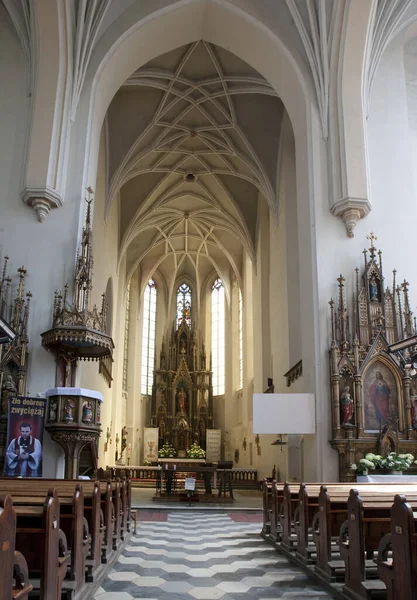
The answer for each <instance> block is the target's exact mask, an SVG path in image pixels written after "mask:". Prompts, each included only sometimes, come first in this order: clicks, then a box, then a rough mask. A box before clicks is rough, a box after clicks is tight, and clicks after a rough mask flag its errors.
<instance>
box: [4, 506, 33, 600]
mask: <svg viewBox="0 0 417 600" xmlns="http://www.w3.org/2000/svg"><path fill="white" fill-rule="evenodd" d="M0 508H1V510H0V513H1V514H0V581H1V585H0V600H11V599H12V598H13V600H27V598H28V594H29V592H31V591H32V589H33V586H32V584H31V583H30V582H29V575H28V566H27V563H26V560H25V558H24V556H23V555H22V554H21V552H18V551H17V550H15V542H16V513H15V511H14V510H13V501H12V499H11V497H10V496H6V497H5V498H3V499H2V500H1V501H0Z"/></svg>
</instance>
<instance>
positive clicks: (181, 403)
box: [178, 387, 187, 413]
mask: <svg viewBox="0 0 417 600" xmlns="http://www.w3.org/2000/svg"><path fill="white" fill-rule="evenodd" d="M186 399H187V394H186V393H185V392H184V388H183V387H182V388H181V389H180V391H179V392H178V407H179V410H180V412H183V413H185V412H186V410H185V409H186Z"/></svg>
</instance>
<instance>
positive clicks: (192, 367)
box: [151, 311, 213, 457]
mask: <svg viewBox="0 0 417 600" xmlns="http://www.w3.org/2000/svg"><path fill="white" fill-rule="evenodd" d="M210 362H211V361H210ZM151 426H153V427H158V428H159V447H161V446H162V445H163V444H164V443H166V442H169V443H171V444H172V445H173V446H174V448H175V449H176V450H177V451H178V456H180V457H181V456H182V457H185V453H186V450H187V449H188V448H190V446H191V445H192V443H193V442H195V441H196V442H197V443H198V444H199V445H200V446H201V447H202V448H205V446H206V430H207V429H208V428H211V427H212V426H213V386H212V372H211V370H210V369H207V358H206V351H205V347H204V343H202V344H201V349H200V345H199V339H198V335H197V332H195V328H194V327H193V326H191V325H190V324H189V320H188V319H187V315H186V313H185V311H184V313H183V317H182V319H181V321H180V322H179V326H178V329H177V328H176V324H174V326H173V328H172V331H171V334H170V336H169V338H168V340H166V339H164V340H163V341H162V348H161V353H160V361H159V367H158V368H156V369H155V371H154V381H153V387H152V399H151Z"/></svg>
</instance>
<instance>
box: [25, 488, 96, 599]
mask: <svg viewBox="0 0 417 600" xmlns="http://www.w3.org/2000/svg"><path fill="white" fill-rule="evenodd" d="M31 487H33V486H31ZM43 502H44V494H43V492H42V491H39V490H31V491H29V492H27V493H22V492H20V495H17V493H16V494H14V495H13V503H14V506H15V508H16V510H18V508H19V507H28V506H29V507H33V506H42V505H43ZM59 503H60V519H59V527H60V529H61V530H62V531H63V532H64V534H65V537H66V540H67V546H68V550H69V551H70V556H71V561H70V564H69V572H68V578H69V580H70V581H71V582H74V583H73V586H69V585H66V587H67V588H68V589H70V588H71V589H73V591H74V592H78V591H79V590H80V589H81V588H82V587H83V585H84V583H85V581H92V575H91V572H92V567H93V564H92V562H90V564H89V565H88V564H87V558H88V556H89V554H90V547H91V536H90V534H89V529H88V523H87V520H86V519H85V517H84V499H83V492H82V490H81V488H80V486H79V485H76V487H75V490H74V492H73V495H72V497H65V496H59Z"/></svg>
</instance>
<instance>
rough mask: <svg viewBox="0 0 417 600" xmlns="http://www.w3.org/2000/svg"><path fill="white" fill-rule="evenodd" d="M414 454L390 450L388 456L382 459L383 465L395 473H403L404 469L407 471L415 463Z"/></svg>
mask: <svg viewBox="0 0 417 600" xmlns="http://www.w3.org/2000/svg"><path fill="white" fill-rule="evenodd" d="M414 462H415V461H414V456H413V455H412V454H409V453H408V454H397V453H396V452H390V453H389V454H388V456H386V457H385V458H383V459H382V460H381V467H382V468H383V469H387V470H388V471H390V472H391V473H392V474H393V475H402V473H403V471H407V469H409V468H410V467H411V465H412V464H413V463H414Z"/></svg>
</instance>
